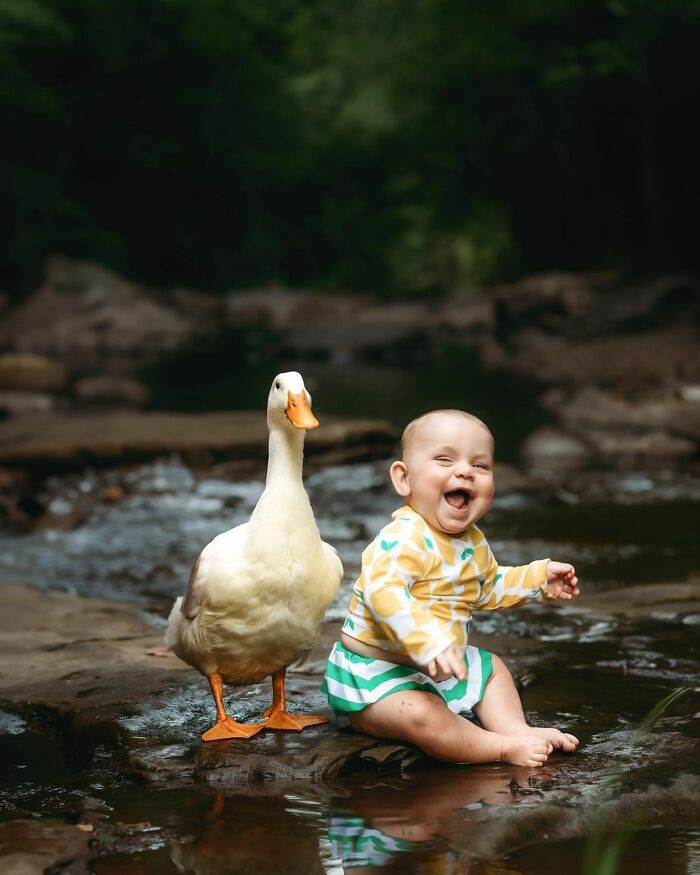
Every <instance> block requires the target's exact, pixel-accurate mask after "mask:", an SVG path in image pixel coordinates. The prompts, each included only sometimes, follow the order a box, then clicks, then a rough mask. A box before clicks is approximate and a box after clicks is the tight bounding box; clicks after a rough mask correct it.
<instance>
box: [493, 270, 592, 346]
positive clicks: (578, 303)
mask: <svg viewBox="0 0 700 875" xmlns="http://www.w3.org/2000/svg"><path fill="white" fill-rule="evenodd" d="M493 298H494V304H495V332H496V337H497V339H498V340H499V341H500V342H502V343H506V344H511V343H512V342H513V341H514V339H515V335H516V334H517V333H518V332H519V331H521V330H522V329H523V328H526V329H532V328H533V327H535V328H538V329H540V330H544V331H545V332H547V333H561V332H564V331H566V330H567V329H568V326H569V325H570V324H571V322H572V321H574V320H579V319H581V317H582V316H584V315H585V314H586V313H588V312H589V311H590V310H591V308H592V307H593V305H594V302H595V291H594V289H593V288H592V286H591V283H590V281H589V280H588V279H586V278H585V277H583V276H579V275H577V274H573V273H564V272H550V273H541V274H536V275H534V276H529V277H525V278H524V279H522V280H520V281H519V282H516V283H513V284H511V285H508V286H501V287H499V288H497V289H496V290H495V291H494V294H493Z"/></svg>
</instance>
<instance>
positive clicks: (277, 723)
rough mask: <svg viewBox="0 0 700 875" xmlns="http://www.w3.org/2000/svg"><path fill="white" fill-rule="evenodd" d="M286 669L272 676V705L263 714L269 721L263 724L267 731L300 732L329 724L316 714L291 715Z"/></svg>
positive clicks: (324, 718) (325, 719)
mask: <svg viewBox="0 0 700 875" xmlns="http://www.w3.org/2000/svg"><path fill="white" fill-rule="evenodd" d="M286 672H287V669H286V668H283V669H280V671H276V672H275V673H274V674H273V675H272V705H271V706H270V707H269V708H267V709H266V710H265V711H264V712H263V717H267V720H265V722H264V723H263V724H262V725H263V727H264V728H265V729H294V730H296V731H297V732H300V731H301V730H302V729H305V728H306V727H307V726H316V725H317V724H319V723H328V717H321V716H317V715H315V714H290V713H289V711H287V709H286V707H285V705H286V702H285V695H284V676H285V674H286Z"/></svg>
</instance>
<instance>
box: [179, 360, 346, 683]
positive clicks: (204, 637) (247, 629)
mask: <svg viewBox="0 0 700 875" xmlns="http://www.w3.org/2000/svg"><path fill="white" fill-rule="evenodd" d="M276 386H279V387H280V388H279V389H277V388H276ZM290 392H291V393H292V394H293V395H298V394H299V393H300V392H306V390H305V388H304V383H303V380H302V378H301V375H300V374H298V373H296V372H295V371H293V372H290V373H288V374H279V375H278V376H277V377H276V378H275V380H274V381H273V383H272V388H271V389H270V395H269V398H268V408H267V419H268V425H269V428H270V455H269V460H268V476H267V483H266V487H265V491H264V492H263V494H262V495H261V497H260V500H259V501H258V504H257V505H256V507H255V509H254V511H253V513H252V515H251V518H250V520H249V521H248V522H247V523H244V524H243V525H241V526H237V527H236V528H234V529H230V530H229V531H227V532H223V533H222V534H220V535H217V537H216V538H214V540H213V541H211V542H210V543H209V544H208V545H207V546H206V547H205V548H204V550H202V552H201V553H200V555H199V557H198V558H197V560H196V561H195V564H194V566H193V568H192V574H191V575H190V580H189V582H188V585H187V590H186V593H185V597H184V599H183V598H178V599H177V600H176V602H175V604H174V605H173V608H172V611H171V612H170V617H169V620H168V629H167V631H166V636H165V640H166V643H167V644H168V646H169V647H171V648H172V650H173V651H174V652H175V653H176V654H177V655H178V656H179V657H180V658H181V659H183V660H184V661H185V662H187V663H189V665H192V666H194V667H195V668H197V669H198V670H199V671H201V672H202V674H205V675H209V674H212V673H213V672H220V673H221V675H222V676H223V678H224V680H226V681H227V682H229V683H234V684H245V683H252V682H256V681H259V680H262V679H263V678H265V677H267V676H268V675H270V674H273V673H274V672H276V671H278V670H279V669H281V668H285V667H287V666H289V665H291V664H292V663H294V662H296V661H297V660H299V659H301V658H303V657H304V656H305V655H306V654H307V653H308V652H309V651H310V650H311V648H312V647H313V645H314V643H315V641H316V638H317V637H318V633H319V629H320V626H321V623H322V622H323V619H324V616H325V612H326V609H327V608H328V607H329V605H330V604H331V602H332V601H333V599H334V598H335V595H336V593H337V591H338V587H339V585H340V582H341V580H342V577H343V566H342V564H341V562H340V559H339V557H338V554H337V552H336V550H335V549H334V548H333V547H331V546H330V545H329V544H326V543H324V542H323V541H322V540H321V537H320V534H319V531H318V526H317V525H316V520H315V519H314V515H313V511H312V509H311V504H310V502H309V497H308V495H307V494H306V490H305V489H304V486H303V483H302V479H301V471H302V462H303V441H304V430H303V429H297V428H295V427H294V426H293V425H292V424H291V422H290V421H289V420H288V419H287V417H286V415H285V414H284V411H285V407H286V401H287V397H288V393H290ZM306 395H307V397H308V398H309V402H310V396H308V393H306Z"/></svg>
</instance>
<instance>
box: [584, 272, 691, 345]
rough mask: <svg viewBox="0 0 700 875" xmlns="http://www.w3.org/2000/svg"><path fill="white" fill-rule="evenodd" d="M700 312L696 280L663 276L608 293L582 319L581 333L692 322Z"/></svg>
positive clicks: (686, 277) (591, 334)
mask: <svg viewBox="0 0 700 875" xmlns="http://www.w3.org/2000/svg"><path fill="white" fill-rule="evenodd" d="M699 312H700V294H699V290H698V285H697V283H696V282H695V280H693V278H692V277H688V276H668V277H659V278H658V279H655V280H652V281H651V282H649V283H644V284H643V285H640V286H622V287H617V288H614V289H608V290H606V291H605V293H604V294H602V295H600V296H599V297H598V299H597V300H596V306H595V307H592V308H591V309H590V311H589V312H588V314H586V315H585V316H584V318H583V319H581V320H580V322H579V325H578V328H577V330H578V332H580V333H585V334H587V335H589V336H595V335H597V334H608V333H611V332H619V331H625V332H630V331H641V330H646V329H649V328H652V327H657V326H659V325H665V324H668V323H670V322H680V321H684V320H686V319H688V320H692V319H693V318H694V317H695V316H697V314H698V313H699Z"/></svg>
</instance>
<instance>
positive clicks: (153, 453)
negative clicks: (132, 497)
mask: <svg viewBox="0 0 700 875" xmlns="http://www.w3.org/2000/svg"><path fill="white" fill-rule="evenodd" d="M396 439H397V435H396V432H395V431H394V430H393V429H392V428H391V426H389V425H388V424H387V423H385V422H381V421H378V420H364V419H342V418H337V417H335V418H334V417H325V418H324V419H323V421H322V423H321V427H320V428H318V429H314V430H313V431H311V432H309V433H308V435H307V438H306V450H305V452H306V456H307V458H309V457H311V458H313V457H318V456H320V457H322V458H323V460H324V463H341V462H351V461H359V460H367V459H376V458H383V457H385V456H387V455H389V453H390V452H391V451H392V449H393V447H394V444H395V442H396ZM267 444H268V429H267V424H266V421H265V414H264V413H262V412H257V411H239V412H221V413H159V412H144V413H139V412H135V411H125V412H118V413H104V414H90V415H87V414H85V415H77V414H76V415H67V414H59V413H46V414H36V415H32V416H24V417H18V418H14V419H8V420H6V421H5V422H0V465H6V466H23V467H35V468H41V467H51V468H52V469H54V470H55V469H56V468H57V467H58V468H76V467H80V466H82V465H88V464H97V465H104V464H114V463H117V462H125V461H142V460H145V459H152V458H155V457H157V456H162V455H165V454H169V453H178V454H179V455H181V456H182V457H183V458H184V459H185V460H186V461H188V462H191V463H193V464H198V463H210V462H220V461H234V462H236V461H240V462H243V463H248V462H251V461H258V462H260V463H262V462H264V460H265V459H266V458H267Z"/></svg>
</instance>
